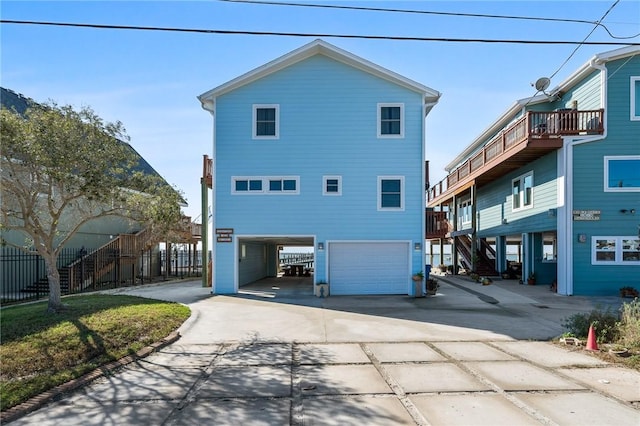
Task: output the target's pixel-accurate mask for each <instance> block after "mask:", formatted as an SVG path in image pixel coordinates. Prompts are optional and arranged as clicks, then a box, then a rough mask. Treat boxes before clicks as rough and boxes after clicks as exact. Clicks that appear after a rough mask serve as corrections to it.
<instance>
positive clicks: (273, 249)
mask: <svg viewBox="0 0 640 426" xmlns="http://www.w3.org/2000/svg"><path fill="white" fill-rule="evenodd" d="M314 241H315V237H314V236H238V237H237V240H236V242H237V262H236V283H237V285H236V289H237V291H240V290H243V289H245V288H262V289H264V290H265V291H267V290H268V289H269V288H270V287H274V288H276V287H279V288H292V287H293V288H302V287H305V288H308V289H309V293H310V294H313V283H314V281H313V276H314V275H313V272H311V273H309V274H308V275H307V276H298V274H295V275H287V276H285V274H284V270H283V269H282V265H281V253H282V251H283V249H284V248H285V247H288V246H294V247H305V248H307V247H308V248H310V249H311V250H313V249H314ZM314 254H315V253H314ZM315 267H316V265H315V263H313V267H312V268H311V271H313V268H315ZM301 269H303V270H307V269H309V268H308V264H305V267H304V268H301ZM305 275H306V274H305ZM247 286H248V287H247Z"/></svg>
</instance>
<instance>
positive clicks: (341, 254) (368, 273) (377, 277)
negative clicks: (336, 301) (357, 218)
mask: <svg viewBox="0 0 640 426" xmlns="http://www.w3.org/2000/svg"><path fill="white" fill-rule="evenodd" d="M409 252H410V244H409V243H408V242H353V243H351V242H335V243H329V253H328V254H329V259H328V260H329V286H330V292H331V294H334V295H347V294H408V293H409V281H410V274H411V271H410V270H409Z"/></svg>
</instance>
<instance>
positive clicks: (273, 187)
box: [269, 180, 282, 191]
mask: <svg viewBox="0 0 640 426" xmlns="http://www.w3.org/2000/svg"><path fill="white" fill-rule="evenodd" d="M269 191H282V181H281V180H270V181H269Z"/></svg>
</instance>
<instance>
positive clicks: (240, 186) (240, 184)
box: [236, 180, 249, 191]
mask: <svg viewBox="0 0 640 426" xmlns="http://www.w3.org/2000/svg"><path fill="white" fill-rule="evenodd" d="M248 190H249V181H247V180H237V181H236V191H248Z"/></svg>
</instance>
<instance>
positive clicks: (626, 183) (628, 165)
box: [604, 155, 640, 192]
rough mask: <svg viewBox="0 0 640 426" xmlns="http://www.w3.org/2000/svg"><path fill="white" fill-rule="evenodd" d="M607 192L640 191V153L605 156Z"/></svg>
mask: <svg viewBox="0 0 640 426" xmlns="http://www.w3.org/2000/svg"><path fill="white" fill-rule="evenodd" d="M604 190H605V192H637V191H640V155H620V156H605V157H604Z"/></svg>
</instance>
